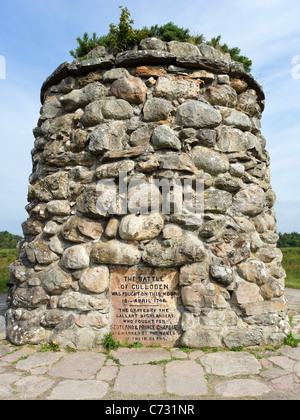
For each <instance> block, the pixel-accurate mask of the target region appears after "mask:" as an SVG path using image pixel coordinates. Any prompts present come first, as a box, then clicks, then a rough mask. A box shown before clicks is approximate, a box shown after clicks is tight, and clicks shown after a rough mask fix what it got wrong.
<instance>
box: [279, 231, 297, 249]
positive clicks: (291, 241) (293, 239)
mask: <svg viewBox="0 0 300 420" xmlns="http://www.w3.org/2000/svg"><path fill="white" fill-rule="evenodd" d="M277 246H278V247H279V248H287V247H300V233H297V232H292V233H279V240H278V243H277Z"/></svg>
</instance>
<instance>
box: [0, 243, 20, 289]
mask: <svg viewBox="0 0 300 420" xmlns="http://www.w3.org/2000/svg"><path fill="white" fill-rule="evenodd" d="M17 257H18V251H17V250H16V249H1V250H0V293H1V294H5V293H7V292H8V287H7V286H6V283H8V282H9V281H10V278H9V274H8V266H9V265H10V264H11V263H12V262H13V261H15V259H17Z"/></svg>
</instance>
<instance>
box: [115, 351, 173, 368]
mask: <svg viewBox="0 0 300 420" xmlns="http://www.w3.org/2000/svg"><path fill="white" fill-rule="evenodd" d="M110 354H111V355H112V356H113V357H114V358H115V359H118V360H119V363H120V364H121V365H136V364H143V363H150V362H159V361H160V360H171V357H172V356H171V354H170V352H169V351H168V350H166V349H164V348H146V347H145V348H143V347H141V348H138V349H135V348H131V349H130V348H119V349H118V350H113V351H111V352H110Z"/></svg>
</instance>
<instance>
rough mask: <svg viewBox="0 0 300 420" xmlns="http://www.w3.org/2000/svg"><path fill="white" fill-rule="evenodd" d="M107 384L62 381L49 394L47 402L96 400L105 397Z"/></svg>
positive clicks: (92, 381)
mask: <svg viewBox="0 0 300 420" xmlns="http://www.w3.org/2000/svg"><path fill="white" fill-rule="evenodd" d="M108 387H109V386H108V384H107V383H106V382H103V381H97V380H85V381H79V380H64V381H62V382H60V383H59V384H58V385H57V386H56V387H55V388H54V389H53V390H52V392H51V394H50V396H49V397H48V398H47V400H98V399H101V398H103V397H104V396H105V394H106V393H107V391H108Z"/></svg>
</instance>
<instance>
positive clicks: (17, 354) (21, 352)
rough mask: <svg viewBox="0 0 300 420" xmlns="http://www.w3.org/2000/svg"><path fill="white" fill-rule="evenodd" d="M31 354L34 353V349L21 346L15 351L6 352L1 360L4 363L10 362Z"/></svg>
mask: <svg viewBox="0 0 300 420" xmlns="http://www.w3.org/2000/svg"><path fill="white" fill-rule="evenodd" d="M31 354H36V350H35V349H33V348H30V347H22V348H20V349H18V350H17V351H13V352H12V353H8V354H6V356H3V357H2V358H1V360H2V361H4V362H6V363H12V362H16V361H17V360H20V359H22V358H23V357H27V356H30V355H31Z"/></svg>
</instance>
